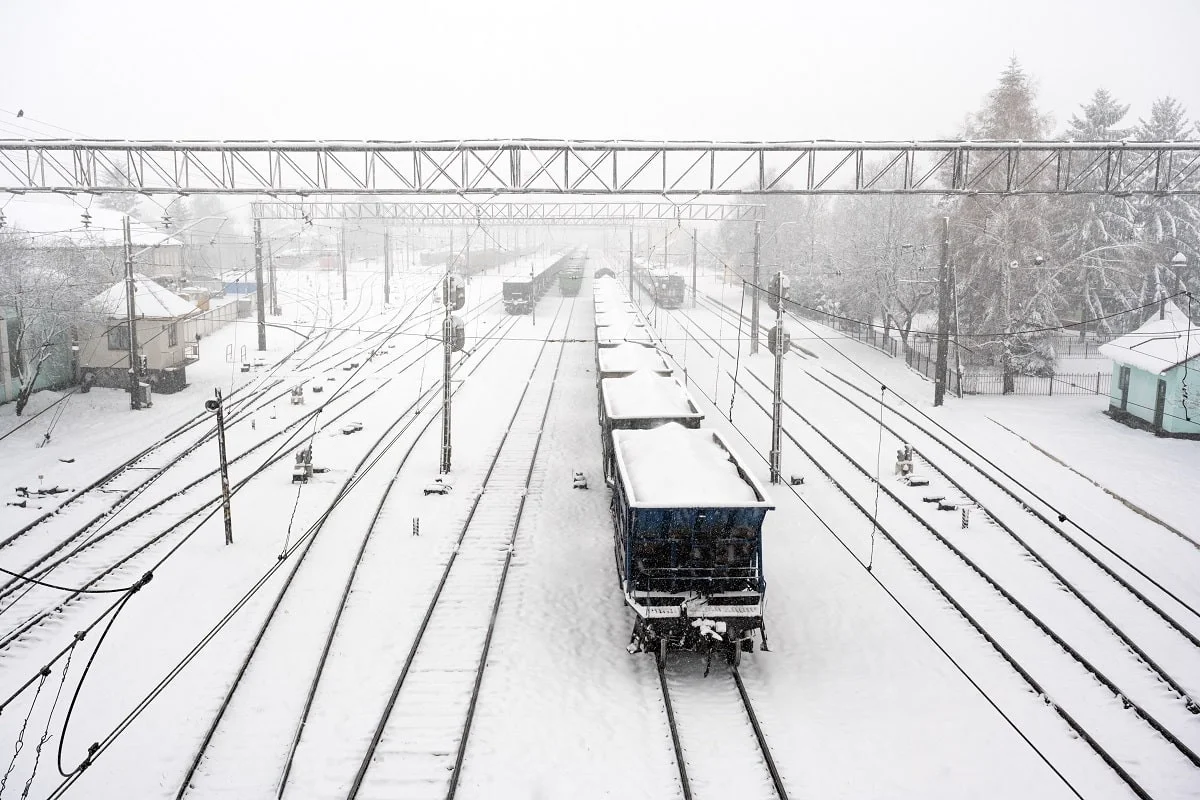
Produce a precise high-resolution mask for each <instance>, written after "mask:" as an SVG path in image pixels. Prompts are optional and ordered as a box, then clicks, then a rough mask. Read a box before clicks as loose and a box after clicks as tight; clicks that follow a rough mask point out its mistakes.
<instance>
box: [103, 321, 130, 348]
mask: <svg viewBox="0 0 1200 800" xmlns="http://www.w3.org/2000/svg"><path fill="white" fill-rule="evenodd" d="M108 349H109V350H128V349H129V323H127V322H123V323H121V324H120V325H117V326H115V327H112V328H109V330H108Z"/></svg>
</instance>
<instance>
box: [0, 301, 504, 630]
mask: <svg viewBox="0 0 1200 800" xmlns="http://www.w3.org/2000/svg"><path fill="white" fill-rule="evenodd" d="M498 302H499V301H498V300H497V299H493V300H492V301H491V302H487V303H484V304H483V306H482V307H481V308H480V309H479V310H477V311H476V313H477V314H482V313H484V312H485V311H487V310H488V309H490V308H492V307H494V306H495V305H496V303H498ZM392 321H393V322H394V321H395V320H394V318H393V320H392ZM411 322H412V320H411V319H409V320H402V321H401V322H400V323H399V324H397V325H396V326H395V327H396V329H397V330H399V331H400V332H403V326H404V325H407V324H410V323H411ZM423 346H424V343H423V342H417V343H416V344H414V345H412V346H411V347H408V348H406V349H404V350H402V351H400V352H398V353H395V354H392V353H387V354H386V355H384V356H383V357H382V358H381V359H380V360H379V361H377V362H376V364H375V367H376V369H375V371H376V373H377V374H381V373H384V374H392V367H394V366H396V365H397V364H401V362H402V361H403V360H404V359H405V358H406V357H408V356H409V355H410V354H411V353H414V352H416V351H418V350H421V349H422V348H423ZM380 349H382V346H380ZM425 351H426V352H429V348H427V347H426V348H425ZM425 354H426V353H420V354H418V355H417V356H416V358H415V359H414V361H413V362H411V363H410V364H408V365H407V366H401V367H400V369H399V371H398V372H395V373H394V374H397V375H398V374H402V373H403V372H405V371H406V370H407V369H409V368H411V367H413V366H415V365H417V364H420V363H421V362H422V359H423V358H424V355H425ZM341 358H342V359H343V360H344V361H345V362H347V363H352V362H353V361H355V360H359V361H361V357H359V356H355V355H354V354H348V355H347V354H343V355H342V356H341ZM281 363H282V362H281ZM277 368H278V365H277ZM356 374H357V373H356ZM355 385H356V386H361V385H362V383H361V381H360V382H359V383H358V384H355ZM289 391H290V388H289V389H284V390H282V391H281V392H280V393H279V394H277V395H269V396H266V397H265V398H259V401H258V403H257V404H256V405H255V406H254V407H253V408H250V409H246V408H245V407H244V406H243V407H242V410H238V409H237V408H235V410H234V412H233V418H232V421H231V422H230V423H229V425H228V426H227V429H232V427H233V425H234V424H235V423H237V422H239V421H241V422H244V421H245V419H247V418H248V417H249V415H250V414H251V413H253V412H254V411H255V410H261V409H262V408H265V407H266V406H268V405H270V404H271V403H273V402H274V401H275V400H278V399H279V398H281V397H283V396H284V395H286V394H287V393H288V392H289ZM324 407H325V405H324V404H323V405H322V406H321V407H320V408H321V409H324ZM315 413H317V412H310V413H307V414H305V415H304V416H303V417H302V418H300V419H298V420H293V422H292V423H290V424H289V425H286V426H285V430H284V431H280V432H279V433H283V432H286V431H288V430H292V429H294V428H295V427H297V426H298V425H302V424H304V423H306V422H307V421H308V420H309V419H311V418H312V417H313V416H314V415H315ZM338 416H339V417H340V416H341V414H340V413H339V415H338ZM201 419H204V420H205V422H206V423H207V424H209V425H211V414H208V413H207V412H205V416H204V417H202V418H201ZM214 435H215V430H214V429H213V428H211V427H209V428H208V430H207V431H206V433H205V435H204V436H203V437H201V438H200V439H199V440H197V441H194V442H191V443H190V444H189V445H188V446H187V448H186V449H185V450H184V451H183V452H180V453H176V454H174V455H172V456H171V457H170V458H167V459H166V462H167V463H166V464H165V465H164V466H162V467H161V468H158V469H156V470H155V471H154V473H153V474H151V475H150V476H148V477H147V478H145V479H144V480H143V481H142V482H141V483H140V484H138V485H137V486H135V487H133V488H131V489H128V490H121V492H120V496H119V497H118V498H117V499H116V500H115V501H112V503H111V504H110V505H107V506H106V507H104V508H102V509H101V511H100V512H99V513H97V514H95V515H94V516H92V517H91V518H89V519H86V520H85V521H84V522H83V523H82V524H81V525H78V526H77V527H76V528H75V529H74V530H72V531H70V532H69V533H67V534H66V535H63V536H61V537H60V538H59V539H58V541H56V542H53V543H52V544H51V546H50V547H48V548H46V547H45V545H44V543H43V544H40V545H39V543H38V542H32V543H31V544H32V548H25V549H26V550H28V553H26V554H24V560H23V564H22V567H21V569H20V570H19V571H20V572H21V574H22V575H25V576H28V577H32V578H36V579H47V578H48V576H49V575H50V573H51V572H52V571H53V570H54V569H56V568H57V567H59V566H61V565H62V564H64V563H67V562H69V561H70V560H72V559H74V558H76V557H78V555H79V554H80V553H81V552H83V551H84V550H87V549H88V548H90V547H92V546H94V545H95V544H97V543H98V542H100V541H102V540H104V539H106V538H108V537H109V536H111V535H112V534H113V533H115V532H116V531H118V530H120V529H121V528H123V527H125V526H128V525H129V524H131V523H133V522H135V521H137V520H139V519H141V518H142V517H144V516H145V515H146V514H149V513H151V512H154V511H159V510H160V509H161V508H162V506H163V505H164V503H166V502H169V501H170V500H174V499H175V498H177V497H179V496H181V495H182V494H184V493H186V492H188V491H189V490H191V489H193V488H194V487H196V486H198V485H199V484H200V483H202V482H203V481H204V480H207V479H209V478H212V477H213V476H215V475H216V474H217V470H216V469H215V468H214V469H205V471H204V472H202V473H201V474H200V476H199V477H198V478H195V479H192V480H187V479H186V478H185V481H186V482H185V483H183V484H182V485H181V484H180V483H179V481H178V480H177V481H176V482H175V484H174V485H173V486H168V487H166V488H165V491H164V492H163V493H162V495H161V496H159V497H157V498H148V497H143V495H144V494H145V492H146V490H147V489H149V488H150V486H151V485H152V484H153V483H155V482H157V481H159V480H160V479H161V478H163V477H164V476H165V475H166V474H167V473H168V472H170V471H171V470H173V469H175V468H177V467H179V465H180V462H181V461H182V459H183V458H185V457H186V456H188V455H191V454H193V453H195V452H196V451H197V450H199V449H200V448H201V447H202V446H203V445H205V444H208V443H211V441H212V439H213V436H214ZM277 436H278V434H276V436H271V437H267V438H265V439H262V440H260V441H258V442H255V443H254V444H253V445H251V447H250V448H249V449H247V450H245V451H243V452H241V453H238V454H236V455H234V456H233V458H232V459H231V461H230V463H231V464H234V463H237V462H240V461H242V460H243V459H244V458H246V457H248V456H249V455H251V454H252V453H253V452H254V451H256V450H258V449H260V448H261V447H262V446H264V445H265V444H266V443H267V442H268V441H270V440H271V439H274V438H277ZM158 457H159V458H162V457H164V456H163V454H161V453H160V454H158ZM130 469H136V465H135V466H134V467H128V465H126V471H129V470H130ZM175 474H178V475H180V476H181V477H182V473H180V472H176V473H175ZM95 491H96V492H98V493H103V492H106V491H111V486H105V485H100V486H98V487H97V488H96V489H95ZM136 499H141V500H142V505H141V507H140V508H137V509H135V508H134V507H133V506H132V505H131V504H132V502H133V501H134V500H136ZM122 512H124V514H125V518H124V519H119V516H120V514H121V513H122ZM58 513H60V514H61V509H59V512H58ZM66 519H67V520H69V519H70V517H67V518H66ZM42 538H43V539H44V538H45V537H42ZM21 556H22V552H20V551H17V552H15V553H14V555H12V556H10V558H12V559H13V560H14V561H17V562H21V561H22V559H21ZM10 563H12V562H10ZM14 566H15V565H14ZM30 586H31V584H28V582H27V581H24V580H22V579H21V578H17V577H12V578H10V579H8V580H6V581H4V582H3V583H0V614H3V613H4V611H5V610H6V609H7V608H8V606H10V605H11V604H12V603H13V602H14V601H13V599H12V596H13V595H14V594H18V593H23V592H25V591H28V590H29V589H30Z"/></svg>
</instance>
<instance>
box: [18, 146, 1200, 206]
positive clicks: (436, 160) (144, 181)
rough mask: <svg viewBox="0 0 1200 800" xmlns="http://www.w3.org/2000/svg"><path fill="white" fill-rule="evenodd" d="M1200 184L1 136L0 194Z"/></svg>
mask: <svg viewBox="0 0 1200 800" xmlns="http://www.w3.org/2000/svg"><path fill="white" fill-rule="evenodd" d="M128 191H134V192H142V193H146V194H203V193H221V194H264V193H265V194H287V195H301V196H305V195H433V196H436V195H451V194H453V195H466V194H493V195H497V194H525V195H538V194H558V195H562V194H577V195H659V196H663V195H668V196H670V195H675V196H680V195H689V196H700V195H742V194H952V195H953V194H966V195H976V194H979V195H996V194H998V195H1008V194H1059V195H1062V194H1110V195H1139V194H1154V195H1195V194H1200V143H1198V142H991V141H988V142H947V141H926V142H829V141H813V142H657V143H656V142H643V141H540V140H482V141H460V142H282V141H196V142H172V141H107V140H0V192H11V193H25V192H128Z"/></svg>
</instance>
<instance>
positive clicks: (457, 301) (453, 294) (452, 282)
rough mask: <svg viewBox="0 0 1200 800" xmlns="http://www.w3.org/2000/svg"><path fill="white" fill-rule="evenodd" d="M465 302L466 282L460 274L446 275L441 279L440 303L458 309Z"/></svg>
mask: <svg viewBox="0 0 1200 800" xmlns="http://www.w3.org/2000/svg"><path fill="white" fill-rule="evenodd" d="M466 304H467V284H466V282H464V281H463V279H462V276H461V275H447V276H446V279H445V280H444V281H442V305H444V306H450V310H451V311H458V310H459V309H460V308H462V307H463V306H465V305H466Z"/></svg>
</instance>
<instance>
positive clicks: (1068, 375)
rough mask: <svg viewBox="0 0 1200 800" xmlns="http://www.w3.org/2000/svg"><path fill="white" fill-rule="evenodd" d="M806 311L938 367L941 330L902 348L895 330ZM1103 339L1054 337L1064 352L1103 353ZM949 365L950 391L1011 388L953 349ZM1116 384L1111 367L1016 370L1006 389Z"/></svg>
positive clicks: (916, 364)
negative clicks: (1044, 372)
mask: <svg viewBox="0 0 1200 800" xmlns="http://www.w3.org/2000/svg"><path fill="white" fill-rule="evenodd" d="M796 313H799V314H800V315H801V316H804V317H806V318H807V319H811V320H813V321H814V322H820V323H821V324H823V325H827V326H828V327H830V328H833V329H834V330H836V331H839V332H840V333H842V334H844V335H846V336H848V337H850V338H852V339H856V340H858V341H860V342H863V343H864V344H868V345H870V346H872V347H874V348H876V349H877V350H880V351H882V352H884V353H887V354H888V355H889V356H891V357H893V358H903V359H904V362H905V363H906V364H907V365H908V366H909V368H910V369H913V370H915V371H916V372H919V373H921V374H922V375H924V376H925V377H927V378H929V379H930V380H934V378H935V375H936V372H937V351H938V341H937V337H936V336H932V335H930V334H927V333H921V332H917V331H913V332H912V333H910V334H909V335H908V345H907V347H904V348H903V351H901V343H900V340H899V338H897V337H896V335H895V334H894V333H893V334H890V335H889V336H887V337H885V336H884V335H883V329H882V328H880V327H879V326H877V325H869V324H866V323H862V322H854V321H851V320H845V319H840V318H838V317H835V316H832V315H830V314H824V313H821V312H819V311H811V310H808V309H799V310H796ZM1101 344H1103V342H1100V341H1097V340H1096V339H1094V338H1087V339H1080V338H1078V337H1077V336H1059V337H1056V338H1055V342H1054V349H1055V352H1056V353H1057V354H1058V356H1059V357H1060V358H1063V359H1072V358H1100V357H1101V356H1100V354H1099V352H1098V350H1097V348H1098V347H1099V346H1100V345H1101ZM950 356H951V357H950V365H949V368H948V369H947V380H946V391H947V392H950V393H952V394H957V395H958V396H959V397H961V396H963V395H964V394H999V395H1002V394H1006V392H1005V391H1004V374H1003V373H1002V372H1001V371H1000V370H999V369H997V368H996V367H989V366H984V365H982V364H977V365H969V361H970V360H971V359H967V362H968V363H965V364H964V365H963V370H962V372H961V373H960V372H959V371H958V370H957V369H955V367H954V358H953V356H954V353H953V350H952V351H951V353H950ZM1111 384H1112V373H1111V372H1103V371H1097V372H1059V373H1055V374H1053V375H1050V376H1036V375H1014V376H1013V378H1012V391H1010V392H1007V394H1019V395H1042V396H1046V397H1053V396H1054V395H1089V394H1099V395H1107V394H1108V393H1109V389H1110V386H1111Z"/></svg>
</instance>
